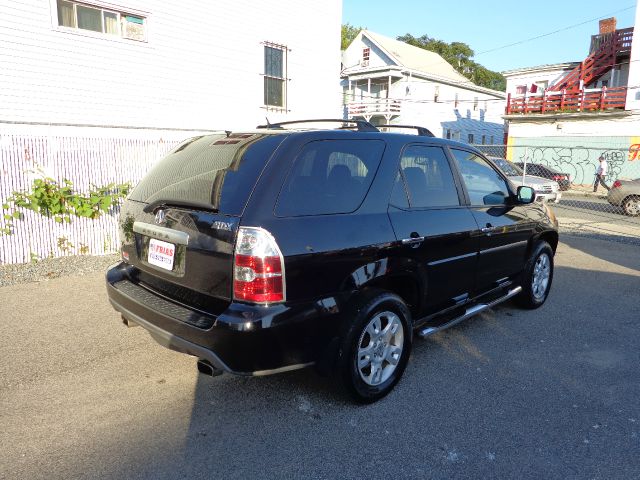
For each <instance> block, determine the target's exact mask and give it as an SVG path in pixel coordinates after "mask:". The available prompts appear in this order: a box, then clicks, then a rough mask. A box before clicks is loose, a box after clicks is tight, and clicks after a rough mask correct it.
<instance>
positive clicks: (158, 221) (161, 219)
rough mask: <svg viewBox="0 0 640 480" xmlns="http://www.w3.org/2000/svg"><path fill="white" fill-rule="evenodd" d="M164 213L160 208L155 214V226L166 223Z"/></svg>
mask: <svg viewBox="0 0 640 480" xmlns="http://www.w3.org/2000/svg"><path fill="white" fill-rule="evenodd" d="M166 215H167V214H166V212H165V211H164V210H163V209H162V208H161V209H160V210H158V211H157V212H156V224H158V225H162V224H163V223H164V222H165V221H166Z"/></svg>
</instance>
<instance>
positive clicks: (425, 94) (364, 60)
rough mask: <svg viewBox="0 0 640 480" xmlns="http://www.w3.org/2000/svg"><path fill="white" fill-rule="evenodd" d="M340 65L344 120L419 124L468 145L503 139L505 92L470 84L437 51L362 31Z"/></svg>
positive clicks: (499, 141) (438, 134) (500, 141)
mask: <svg viewBox="0 0 640 480" xmlns="http://www.w3.org/2000/svg"><path fill="white" fill-rule="evenodd" d="M342 63H343V71H342V88H343V92H344V107H345V112H344V113H345V115H346V116H347V117H348V118H364V119H365V120H368V121H371V122H373V123H375V124H378V125H384V124H389V123H390V124H411V125H419V126H423V127H427V128H428V129H429V130H431V132H433V134H434V135H435V136H438V137H444V138H452V139H455V140H460V141H463V142H469V143H476V144H493V143H496V144H499V143H502V142H503V137H504V128H503V124H504V122H503V120H502V114H503V112H504V106H505V94H504V93H503V92H498V91H495V90H491V89H488V88H484V87H480V86H478V85H475V84H474V83H473V82H471V81H470V80H469V79H467V78H466V77H464V76H463V75H461V74H460V73H458V72H457V71H456V70H455V69H454V68H453V67H452V66H451V65H450V64H448V63H447V62H446V61H445V60H444V59H443V58H442V57H441V56H440V55H438V54H437V53H434V52H430V51H428V50H424V49H422V48H418V47H414V46H412V45H408V44H406V43H404V42H400V41H398V40H394V39H391V38H387V37H384V36H382V35H379V34H377V33H373V32H370V31H367V30H363V31H361V32H360V33H359V34H358V36H357V37H356V38H355V39H354V40H353V42H352V43H351V45H349V47H348V48H347V49H346V50H345V51H344V53H343V56H342Z"/></svg>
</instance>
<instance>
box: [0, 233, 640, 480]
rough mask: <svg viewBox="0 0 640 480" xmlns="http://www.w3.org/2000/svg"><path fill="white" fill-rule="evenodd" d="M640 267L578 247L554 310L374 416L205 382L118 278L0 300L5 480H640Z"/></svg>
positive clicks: (264, 385)
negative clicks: (124, 307)
mask: <svg viewBox="0 0 640 480" xmlns="http://www.w3.org/2000/svg"><path fill="white" fill-rule="evenodd" d="M639 292H640V255H639V254H638V247H637V246H636V245H627V244H619V243H613V242H609V241H603V240H599V239H597V238H581V237H575V236H570V235H564V236H563V238H562V243H561V244H560V246H559V250H558V254H557V256H556V274H555V279H554V285H553V288H552V292H551V295H550V297H549V299H548V301H547V303H546V304H545V305H544V306H543V307H542V308H541V309H539V310H535V311H523V310H520V309H518V308H517V307H516V306H515V305H513V304H511V303H508V304H505V305H503V306H500V307H498V308H496V309H493V310H490V311H488V312H486V313H483V314H481V315H480V316H477V317H475V318H473V319H471V320H469V321H467V322H465V323H463V324H460V325H458V326H456V327H454V328H452V329H450V330H449V331H447V332H443V333H441V334H437V335H435V336H433V337H430V338H429V339H427V340H420V339H417V340H416V341H415V344H414V350H413V353H412V356H411V359H410V362H409V365H408V367H407V370H406V372H405V375H404V377H403V379H402V381H401V382H400V383H399V384H398V386H397V387H396V389H395V390H394V391H393V392H392V393H391V394H390V395H389V396H388V397H386V398H385V399H383V400H382V401H380V402H378V403H376V404H373V405H369V406H357V405H354V404H352V403H350V402H349V401H348V400H346V399H345V398H344V397H342V396H341V395H340V393H339V392H338V391H337V390H336V389H335V388H334V387H333V385H332V383H331V381H330V380H329V379H325V378H320V377H318V376H316V375H315V374H314V373H313V371H312V370H303V371H297V372H291V373H287V374H281V375H277V376H271V377H262V378H240V377H234V376H230V375H223V376H220V377H215V378H208V377H203V376H198V374H197V373H196V362H195V359H193V358H191V357H188V356H185V355H181V354H178V353H175V352H171V351H169V350H166V349H164V348H162V347H160V346H158V345H157V344H155V343H154V342H153V341H152V340H151V338H150V337H149V336H148V335H147V334H146V332H145V331H144V330H142V329H141V328H132V329H127V328H126V327H124V326H123V325H122V324H121V323H120V319H119V316H118V314H116V312H114V311H113V310H112V309H111V307H110V306H109V304H108V301H107V299H106V295H105V289H104V286H103V279H102V275H101V274H98V273H96V274H92V275H88V276H84V277H74V276H70V277H65V278H58V279H53V280H49V281H45V282H40V283H31V284H23V285H15V286H9V287H4V288H0V305H1V308H2V310H1V313H0V327H1V329H2V338H1V339H0V358H2V362H1V363H0V478H3V479H4V478H6V479H29V480H31V479H40V478H42V479H63V478H64V479H76V478H91V479H115V478H118V479H121V478H136V479H137V478H144V479H165V478H166V479H173V478H224V479H234V478H238V479H248V478H260V479H269V478H274V479H275V478H277V479H283V478H313V479H316V478H319V479H322V478H327V479H333V478H340V479H344V478H358V479H360V478H371V479H377V478H385V479H386V478H394V479H403V478H415V479H425V478H438V479H440V478H442V479H444V478H483V479H484V478H501V479H502V478H518V479H522V478H535V479H539V478H545V479H556V478H557V479H607V480H610V479H625V480H626V479H635V478H640V401H639V399H640V348H639V338H640V336H639V324H640V315H639V314H638V306H639V304H640V293H639Z"/></svg>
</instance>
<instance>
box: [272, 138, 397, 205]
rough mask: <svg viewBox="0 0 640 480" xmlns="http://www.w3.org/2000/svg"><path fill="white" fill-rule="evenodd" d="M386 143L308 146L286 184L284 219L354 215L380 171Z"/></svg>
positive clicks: (330, 142) (334, 142)
mask: <svg viewBox="0 0 640 480" xmlns="http://www.w3.org/2000/svg"><path fill="white" fill-rule="evenodd" d="M384 147H385V143H384V142H383V141H382V140H319V141H313V142H309V143H308V144H306V145H305V146H304V147H303V149H302V151H301V152H300V154H299V155H298V156H297V158H296V159H295V160H294V163H293V166H292V168H291V170H290V172H289V175H288V176H287V179H286V180H285V182H284V185H283V187H282V190H281V192H280V196H279V198H278V203H277V205H276V209H275V213H276V215H277V216H280V217H292V216H301V215H326V214H334V213H350V212H353V211H355V210H357V209H358V207H359V206H360V204H361V203H362V201H363V200H364V197H365V195H366V194H367V191H368V190H369V187H370V186H371V182H372V181H373V178H374V176H375V174H376V172H377V170H378V166H379V165H380V160H381V159H382V153H383V152H384Z"/></svg>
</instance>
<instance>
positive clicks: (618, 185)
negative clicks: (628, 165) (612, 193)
mask: <svg viewBox="0 0 640 480" xmlns="http://www.w3.org/2000/svg"><path fill="white" fill-rule="evenodd" d="M621 186H622V183H621V182H620V180H616V181H615V182H613V185H611V188H620V187H621Z"/></svg>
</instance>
